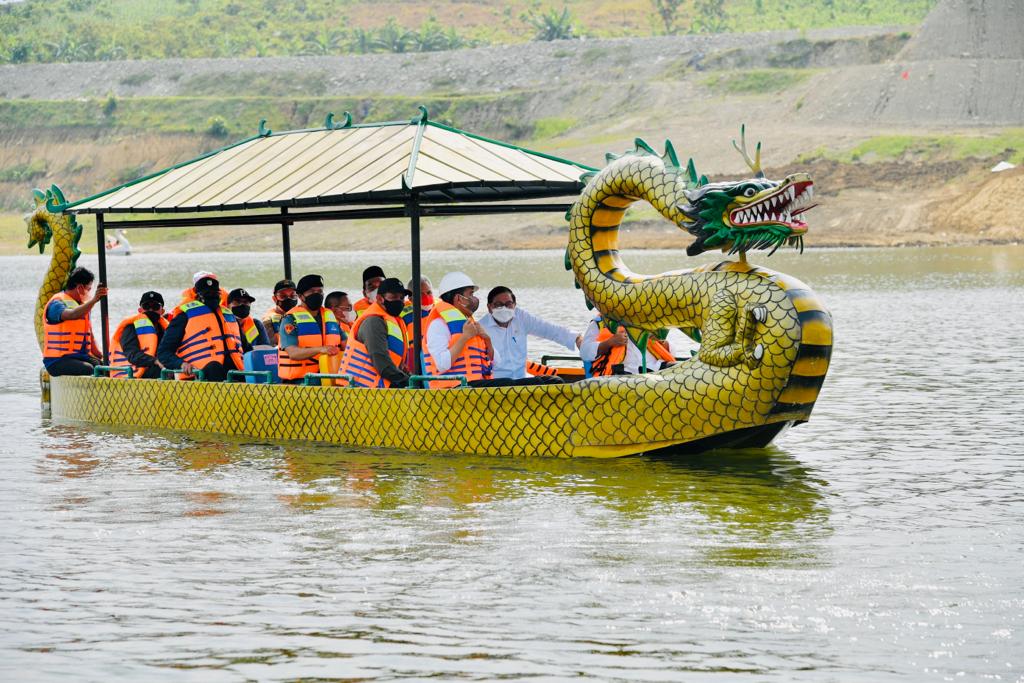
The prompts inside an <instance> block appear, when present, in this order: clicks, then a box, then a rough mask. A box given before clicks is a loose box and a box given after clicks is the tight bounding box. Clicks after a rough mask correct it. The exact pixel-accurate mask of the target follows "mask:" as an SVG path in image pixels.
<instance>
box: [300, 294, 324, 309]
mask: <svg viewBox="0 0 1024 683" xmlns="http://www.w3.org/2000/svg"><path fill="white" fill-rule="evenodd" d="M302 303H304V304H306V308H308V309H309V310H311V311H319V310H320V307H321V306H323V305H324V295H323V294H310V295H308V296H306V297H305V298H303V299H302Z"/></svg>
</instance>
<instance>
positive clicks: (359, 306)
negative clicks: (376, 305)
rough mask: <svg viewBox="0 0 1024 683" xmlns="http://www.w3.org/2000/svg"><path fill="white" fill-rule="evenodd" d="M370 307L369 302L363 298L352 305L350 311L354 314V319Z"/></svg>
mask: <svg viewBox="0 0 1024 683" xmlns="http://www.w3.org/2000/svg"><path fill="white" fill-rule="evenodd" d="M370 306H371V304H370V300H369V299H367V298H366V297H365V296H364V297H363V298H362V299H360V300H359V301H357V302H355V303H354V304H352V310H353V311H355V312H356V318H359V316H361V315H362V314H363V311H365V310H366V309H367V308H369V307H370Z"/></svg>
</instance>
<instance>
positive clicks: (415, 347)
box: [406, 193, 423, 375]
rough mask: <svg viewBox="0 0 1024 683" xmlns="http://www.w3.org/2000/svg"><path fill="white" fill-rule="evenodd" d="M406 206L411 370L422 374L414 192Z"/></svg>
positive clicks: (417, 220)
mask: <svg viewBox="0 0 1024 683" xmlns="http://www.w3.org/2000/svg"><path fill="white" fill-rule="evenodd" d="M406 207H407V211H408V213H409V229H410V232H411V242H412V321H413V324H412V352H413V357H412V372H413V374H414V375H422V374H423V364H422V363H421V362H420V361H421V359H422V357H423V326H422V325H421V324H420V316H421V315H422V314H423V306H422V301H421V299H422V295H421V294H420V292H421V290H422V284H423V283H422V279H423V277H422V276H421V275H420V205H419V201H418V197H417V196H416V193H413V194H412V196H411V198H410V199H409V202H408V204H407V205H406Z"/></svg>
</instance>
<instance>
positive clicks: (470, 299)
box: [462, 294, 480, 313]
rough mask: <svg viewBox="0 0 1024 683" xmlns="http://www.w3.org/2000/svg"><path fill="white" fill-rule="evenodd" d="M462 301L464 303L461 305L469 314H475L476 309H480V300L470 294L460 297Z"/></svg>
mask: <svg viewBox="0 0 1024 683" xmlns="http://www.w3.org/2000/svg"><path fill="white" fill-rule="evenodd" d="M462 300H463V301H464V302H465V303H464V304H463V305H464V306H465V307H466V310H467V311H469V312H470V313H476V309H478V308H480V299H477V298H476V297H475V296H473V295H472V294H470V295H469V296H464V297H462Z"/></svg>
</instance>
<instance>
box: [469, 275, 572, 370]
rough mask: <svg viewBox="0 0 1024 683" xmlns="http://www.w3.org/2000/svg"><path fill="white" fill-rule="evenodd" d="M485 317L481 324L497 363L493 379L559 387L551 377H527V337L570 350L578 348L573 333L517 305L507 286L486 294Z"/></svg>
mask: <svg viewBox="0 0 1024 683" xmlns="http://www.w3.org/2000/svg"><path fill="white" fill-rule="evenodd" d="M487 311H488V314H487V315H485V316H484V317H483V319H482V320H481V321H480V326H481V327H483V328H484V329H485V330H487V334H488V335H489V336H490V338H491V343H492V344H494V348H495V349H497V351H498V355H499V356H500V358H501V362H500V363H495V364H494V376H495V377H496V378H501V377H504V378H507V379H515V380H520V381H519V382H518V384H526V383H527V381H526V380H530V379H532V380H533V382H530V383H532V384H561V383H562V379H561V378H560V377H554V376H538V377H532V378H531V377H530V376H529V375H528V374H526V351H527V349H526V345H527V338H528V336H529V335H531V334H532V335H534V336H537V337H540V338H542V339H548V340H550V341H553V342H556V343H558V344H561V345H562V346H564V347H565V348H567V349H569V350H570V351H576V350H577V349H578V348H579V345H580V342H581V340H582V337H580V336H579V335H577V334H576V333H575V332H573V331H572V330H569V329H566V328H564V327H559V326H558V325H553V324H551V323H549V322H547V321H545V320H542V319H540V318H538V317H536V316H534V315H531V314H530V313H529V312H528V311H526V310H524V309H522V308H519V307H518V306H517V305H516V295H515V294H514V293H513V292H512V290H511V289H509V288H508V287H495V288H494V289H492V290H491V291H490V292H488V293H487Z"/></svg>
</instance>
